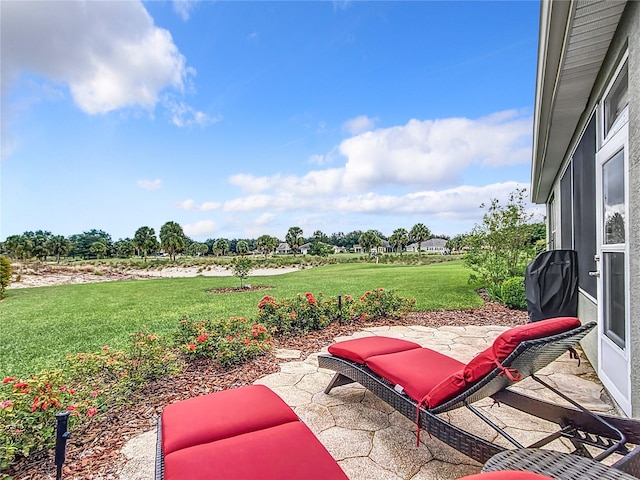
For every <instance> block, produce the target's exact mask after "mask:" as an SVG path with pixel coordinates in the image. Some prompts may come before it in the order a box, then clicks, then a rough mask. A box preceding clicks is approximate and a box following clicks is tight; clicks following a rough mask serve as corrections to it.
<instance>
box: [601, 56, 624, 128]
mask: <svg viewBox="0 0 640 480" xmlns="http://www.w3.org/2000/svg"><path fill="white" fill-rule="evenodd" d="M627 105H629V66H628V62H626V61H625V62H624V64H623V65H622V68H621V69H620V71H619V72H618V73H617V78H616V80H615V82H613V85H611V88H609V90H608V92H607V93H606V94H605V97H604V101H603V102H602V108H603V112H602V116H603V127H604V132H603V133H604V134H603V138H605V139H606V138H607V137H609V135H610V133H612V132H615V131H616V130H617V127H618V126H619V125H621V124H622V123H624V122H625V121H626V117H627V110H626V108H627Z"/></svg>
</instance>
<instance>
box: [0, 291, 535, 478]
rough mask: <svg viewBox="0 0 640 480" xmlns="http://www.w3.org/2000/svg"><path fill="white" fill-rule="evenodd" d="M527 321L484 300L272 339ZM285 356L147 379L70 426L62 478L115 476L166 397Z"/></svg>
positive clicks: (49, 456) (236, 381)
mask: <svg viewBox="0 0 640 480" xmlns="http://www.w3.org/2000/svg"><path fill="white" fill-rule="evenodd" d="M527 321H528V317H527V313H526V312H523V311H516V310H509V309H507V308H506V307H504V306H501V305H497V304H492V303H488V304H486V305H485V306H483V307H480V308H476V309H473V310H453V311H452V310H448V311H436V312H414V313H410V314H409V315H407V317H406V318H404V319H401V320H390V319H382V320H378V321H375V322H354V323H350V324H348V325H346V324H345V325H337V324H334V325H331V326H329V327H328V328H326V329H325V330H323V331H319V332H312V333H310V334H309V335H307V336H304V337H288V338H279V339H276V345H275V347H276V348H290V349H296V350H300V351H301V352H302V356H301V358H306V357H307V356H308V355H309V354H311V353H314V352H317V351H319V350H320V349H321V348H323V347H324V346H326V345H329V344H331V343H332V342H333V340H334V338H335V337H338V336H343V335H350V334H352V333H354V332H356V331H358V330H361V329H363V328H365V327H372V326H385V325H424V326H427V327H439V326H443V325H462V326H464V325H505V326H515V325H521V324H524V323H526V322H527ZM282 362H283V360H279V359H276V358H275V357H274V356H272V355H265V356H263V357H259V358H257V359H255V360H253V361H251V362H248V363H246V364H244V365H242V366H240V367H237V368H235V369H231V370H223V369H221V368H219V367H217V366H216V365H214V364H213V363H212V362H209V361H197V362H191V363H190V364H189V365H188V367H187V369H186V371H185V372H184V373H182V374H181V375H179V376H177V377H173V378H169V379H164V380H162V381H158V382H154V383H152V384H150V385H148V386H147V387H146V388H145V389H144V390H143V391H142V392H140V393H139V394H138V395H137V396H136V398H135V399H133V404H132V405H131V406H129V407H127V408H124V409H120V411H119V412H108V413H107V414H105V415H104V416H103V417H102V418H101V420H100V421H99V422H95V423H94V424H92V425H90V426H89V428H88V429H87V430H86V431H84V432H72V437H71V439H70V440H69V443H68V447H67V459H66V463H65V465H64V469H63V478H64V479H65V480H80V479H83V480H98V479H101V480H103V479H104V480H106V479H115V478H117V477H118V472H119V471H120V470H121V468H122V465H123V462H124V458H123V457H122V455H121V454H120V450H121V449H122V447H123V446H124V444H125V443H126V442H127V441H128V440H129V439H131V438H132V437H135V436H136V435H139V434H140V433H143V432H146V431H149V430H152V429H154V428H155V426H156V419H157V417H158V415H159V414H160V413H161V412H162V409H163V408H164V407H165V406H166V405H167V404H169V403H172V402H175V401H178V400H183V399H186V398H190V397H194V396H197V395H205V394H208V393H212V392H215V391H219V390H224V389H228V388H237V387H240V386H243V385H249V384H251V383H253V382H254V381H256V380H257V379H258V378H260V377H263V376H265V375H267V374H270V373H275V372H278V371H279V370H280V367H279V364H280V363H282ZM55 471H56V469H55V465H54V452H53V450H51V451H48V452H40V453H38V454H34V455H31V456H30V457H29V458H27V459H23V460H22V461H20V462H18V463H17V464H16V465H15V466H14V468H12V469H11V470H10V471H7V472H3V473H0V478H4V474H7V475H9V476H10V477H12V478H13V479H14V480H35V479H49V478H50V479H53V478H55Z"/></svg>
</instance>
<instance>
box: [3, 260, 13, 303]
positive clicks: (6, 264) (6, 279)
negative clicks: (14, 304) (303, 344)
mask: <svg viewBox="0 0 640 480" xmlns="http://www.w3.org/2000/svg"><path fill="white" fill-rule="evenodd" d="M11 272H12V270H11V260H9V259H8V258H7V257H5V256H4V255H0V298H2V297H3V296H4V290H5V288H7V287H8V286H9V284H10V283H11Z"/></svg>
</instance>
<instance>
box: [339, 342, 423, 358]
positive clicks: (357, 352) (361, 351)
mask: <svg viewBox="0 0 640 480" xmlns="http://www.w3.org/2000/svg"><path fill="white" fill-rule="evenodd" d="M414 348H420V345H418V344H417V343H414V342H409V341H407V340H400V339H398V338H389V337H364V338H356V339H354V340H345V341H344V342H338V343H334V344H333V345H331V346H330V347H329V353H330V354H331V355H335V356H336V357H342V358H346V359H347V360H352V361H354V362H356V363H360V364H364V363H365V361H366V360H367V358H369V357H372V356H374V355H385V354H387V353H396V352H402V351H405V350H411V349H414Z"/></svg>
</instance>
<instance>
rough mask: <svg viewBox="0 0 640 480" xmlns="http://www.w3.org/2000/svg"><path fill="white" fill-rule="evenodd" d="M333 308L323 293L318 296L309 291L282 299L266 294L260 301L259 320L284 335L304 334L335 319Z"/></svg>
mask: <svg viewBox="0 0 640 480" xmlns="http://www.w3.org/2000/svg"><path fill="white" fill-rule="evenodd" d="M331 310H332V306H331V304H330V303H328V302H325V301H324V298H323V296H322V293H320V294H318V298H316V297H314V295H313V293H311V292H307V293H305V294H304V295H302V294H300V293H299V294H298V295H296V296H295V297H294V298H283V299H281V300H276V298H275V297H272V296H270V295H265V296H264V297H262V300H260V303H258V320H259V321H261V322H262V323H264V324H265V325H267V326H269V327H270V328H271V329H272V330H273V331H274V332H278V333H279V334H282V335H286V334H291V333H302V334H304V333H307V332H309V331H311V330H320V329H322V328H324V327H326V326H327V325H328V324H329V323H331V321H332V320H333V319H334V317H333V316H332V314H331Z"/></svg>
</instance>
